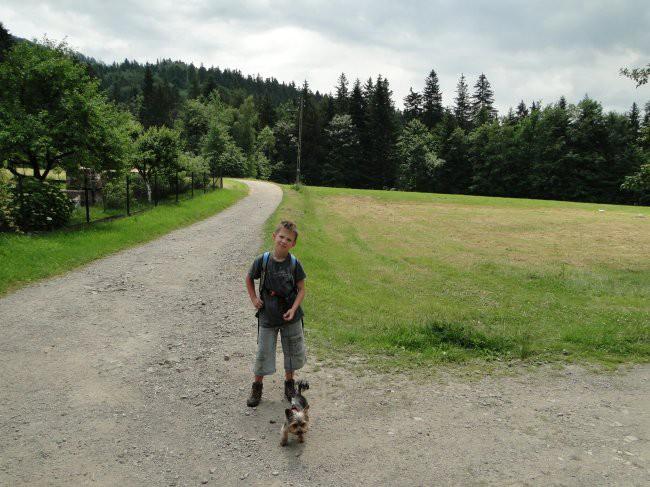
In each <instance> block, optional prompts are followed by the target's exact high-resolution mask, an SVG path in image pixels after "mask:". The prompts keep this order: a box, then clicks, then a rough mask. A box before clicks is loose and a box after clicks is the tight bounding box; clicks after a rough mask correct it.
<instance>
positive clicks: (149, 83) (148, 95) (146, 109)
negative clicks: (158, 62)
mask: <svg viewBox="0 0 650 487" xmlns="http://www.w3.org/2000/svg"><path fill="white" fill-rule="evenodd" d="M154 97H155V95H154V84H153V73H152V72H151V66H150V65H149V64H147V65H146V67H145V70H144V80H143V81H142V106H141V107H140V122H141V123H142V126H143V127H144V128H149V127H151V126H152V125H155V122H154V118H155V114H154V109H155V106H154V103H155V99H154Z"/></svg>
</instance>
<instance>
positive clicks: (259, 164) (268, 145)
mask: <svg viewBox="0 0 650 487" xmlns="http://www.w3.org/2000/svg"><path fill="white" fill-rule="evenodd" d="M274 149H275V136H274V135H273V130H271V127H269V126H266V127H264V128H263V129H262V130H260V131H259V133H258V134H257V140H256V141H255V154H254V157H253V159H254V163H255V172H256V174H257V177H258V178H260V179H268V178H269V177H270V176H271V170H272V168H271V154H272V153H273V150H274Z"/></svg>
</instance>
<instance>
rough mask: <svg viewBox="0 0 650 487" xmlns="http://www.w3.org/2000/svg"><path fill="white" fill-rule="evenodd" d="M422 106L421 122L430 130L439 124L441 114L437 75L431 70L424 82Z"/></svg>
mask: <svg viewBox="0 0 650 487" xmlns="http://www.w3.org/2000/svg"><path fill="white" fill-rule="evenodd" d="M422 105H423V106H422V121H423V122H424V124H425V125H426V126H427V127H428V128H429V129H432V128H434V127H435V126H436V125H438V124H439V123H440V121H441V120H442V113H443V109H442V94H441V93H440V86H439V83H438V75H437V74H436V72H435V71H434V70H433V69H432V70H431V72H430V73H429V76H427V78H426V79H425V80H424V92H423V94H422Z"/></svg>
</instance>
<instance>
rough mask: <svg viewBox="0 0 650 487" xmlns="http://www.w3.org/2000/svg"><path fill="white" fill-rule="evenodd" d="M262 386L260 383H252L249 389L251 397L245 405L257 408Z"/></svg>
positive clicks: (260, 398)
mask: <svg viewBox="0 0 650 487" xmlns="http://www.w3.org/2000/svg"><path fill="white" fill-rule="evenodd" d="M263 387H264V384H262V383H261V382H253V387H252V388H251V395H250V397H249V398H248V399H247V400H246V405H247V406H248V407H250V408H254V407H255V406H257V405H258V404H259V403H260V401H261V400H262V388H263Z"/></svg>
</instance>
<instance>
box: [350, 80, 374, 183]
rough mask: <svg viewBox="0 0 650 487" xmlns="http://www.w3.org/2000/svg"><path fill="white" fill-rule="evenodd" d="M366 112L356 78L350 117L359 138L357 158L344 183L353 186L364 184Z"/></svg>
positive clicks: (359, 83)
mask: <svg viewBox="0 0 650 487" xmlns="http://www.w3.org/2000/svg"><path fill="white" fill-rule="evenodd" d="M366 113H367V110H366V100H365V99H364V97H363V92H362V91H361V82H360V81H359V79H358V78H357V80H356V81H355V82H354V86H353V87H352V93H351V94H350V118H351V119H352V124H353V125H354V129H355V131H356V135H357V139H358V140H359V151H358V152H359V159H358V161H357V163H356V164H355V165H354V166H353V167H352V168H351V170H349V171H348V172H347V174H346V178H347V179H346V185H347V186H350V187H353V188H360V187H364V186H365V185H364V183H363V180H364V178H363V175H364V167H363V163H364V161H366V160H367V157H366V154H368V146H369V143H368V133H367V120H366Z"/></svg>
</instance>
